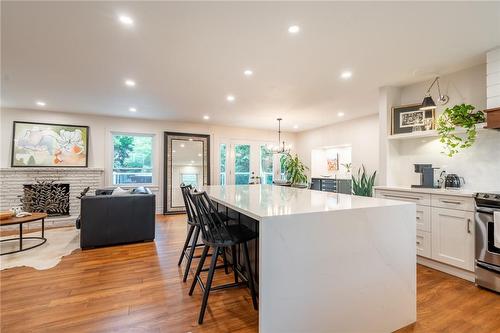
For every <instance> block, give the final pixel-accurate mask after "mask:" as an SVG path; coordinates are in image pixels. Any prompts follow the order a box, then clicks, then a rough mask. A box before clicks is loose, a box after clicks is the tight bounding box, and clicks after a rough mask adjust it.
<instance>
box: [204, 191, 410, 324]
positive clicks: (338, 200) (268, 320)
mask: <svg viewBox="0 0 500 333" xmlns="http://www.w3.org/2000/svg"><path fill="white" fill-rule="evenodd" d="M203 189H204V190H205V191H206V192H207V193H208V195H209V196H210V197H211V198H212V200H213V201H215V202H216V203H217V204H218V206H219V210H225V211H226V212H228V213H229V215H230V216H232V217H233V218H234V217H236V218H237V219H238V220H241V217H244V218H245V219H244V220H245V221H247V222H246V223H248V221H254V223H255V224H256V227H257V229H258V231H259V239H258V244H257V245H258V247H257V248H256V251H255V256H256V258H255V259H256V260H258V269H257V270H254V271H256V272H257V274H258V290H259V331H260V332H264V333H267V332H272V333H277V332H390V331H394V330H397V329H399V328H401V327H404V326H406V325H409V324H411V323H413V322H415V321H416V259H415V258H416V255H415V251H416V249H415V237H416V236H415V233H416V230H415V204H413V203H406V202H400V201H399V202H398V201H393V200H387V199H378V198H366V197H358V196H352V195H345V194H338V193H327V192H320V191H312V190H307V189H297V188H292V187H282V186H272V185H239V186H234V185H226V186H205V187H204V188H203Z"/></svg>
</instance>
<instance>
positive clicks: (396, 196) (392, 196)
mask: <svg viewBox="0 0 500 333" xmlns="http://www.w3.org/2000/svg"><path fill="white" fill-rule="evenodd" d="M384 196H385V197H387V198H399V199H411V200H420V198H418V197H404V196H400V195H390V194H384Z"/></svg>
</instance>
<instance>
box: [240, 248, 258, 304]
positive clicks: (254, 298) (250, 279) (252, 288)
mask: <svg viewBox="0 0 500 333" xmlns="http://www.w3.org/2000/svg"><path fill="white" fill-rule="evenodd" d="M243 252H244V254H243V255H244V257H245V266H246V267H245V268H246V271H247V274H248V285H249V287H250V293H251V294H252V302H253V308H254V309H255V310H257V309H258V306H259V305H258V303H257V295H256V293H255V284H254V281H253V274H252V268H251V267H250V256H249V255H248V246H247V243H246V242H244V243H243Z"/></svg>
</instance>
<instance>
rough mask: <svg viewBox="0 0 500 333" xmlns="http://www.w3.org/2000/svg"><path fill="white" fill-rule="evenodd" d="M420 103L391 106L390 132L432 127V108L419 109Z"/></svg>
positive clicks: (413, 130)
mask: <svg viewBox="0 0 500 333" xmlns="http://www.w3.org/2000/svg"><path fill="white" fill-rule="evenodd" d="M421 106H422V105H421V104H411V105H403V106H395V107H393V108H392V115H391V117H392V121H391V134H403V133H411V132H416V131H428V130H432V129H434V123H435V119H434V118H435V112H434V110H420V107H421Z"/></svg>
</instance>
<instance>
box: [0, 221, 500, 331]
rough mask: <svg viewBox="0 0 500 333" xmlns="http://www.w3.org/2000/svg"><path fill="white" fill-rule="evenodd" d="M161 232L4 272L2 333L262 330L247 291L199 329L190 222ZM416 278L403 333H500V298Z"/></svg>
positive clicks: (161, 224) (212, 310)
mask: <svg viewBox="0 0 500 333" xmlns="http://www.w3.org/2000/svg"><path fill="white" fill-rule="evenodd" d="M156 228H157V229H156V232H157V233H156V241H155V242H151V243H141V244H133V245H126V246H115V247H107V248H100V249H93V250H86V251H80V250H77V251H75V252H74V253H73V254H71V255H69V256H67V257H65V258H63V260H62V261H61V263H60V264H59V265H58V266H56V267H55V268H52V269H49V270H44V271H37V270H35V269H32V268H26V267H23V268H13V269H7V270H3V271H1V318H0V319H1V330H2V332H63V331H64V332H240V333H242V332H256V331H257V324H258V313H257V312H256V311H254V310H253V307H252V303H251V297H250V294H249V292H248V291H247V290H246V289H244V288H241V289H230V290H226V291H218V292H215V293H213V294H211V296H210V299H209V306H208V308H207V312H206V316H205V322H204V324H203V325H197V323H196V320H197V316H198V311H199V306H200V302H201V297H200V296H201V292H200V289H199V288H197V289H196V291H195V294H194V295H193V296H192V297H190V296H188V294H187V293H188V288H189V282H190V281H191V279H189V280H188V283H187V284H186V283H182V272H183V270H182V268H178V267H177V259H178V256H179V249H180V248H181V246H182V243H183V241H184V237H185V232H186V227H185V222H184V217H183V216H169V217H164V216H158V219H157V227H156ZM35 251H36V250H35ZM27 254H28V253H27ZM417 278H418V300H417V303H418V321H417V323H416V324H414V325H411V326H409V327H406V328H404V329H403V330H401V332H488V333H490V332H500V296H499V295H497V294H494V293H491V292H488V291H485V290H481V289H478V288H476V287H475V286H474V285H473V284H472V283H470V282H467V281H464V280H461V279H458V278H455V277H452V276H449V275H447V274H444V273H441V272H438V271H435V270H432V269H429V268H426V267H423V266H419V267H418V276H417ZM226 280H227V281H230V280H231V275H229V276H225V275H224V273H223V271H218V272H217V273H216V279H215V280H214V281H216V282H217V283H220V282H225V281H226ZM388 315H390V314H388Z"/></svg>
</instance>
